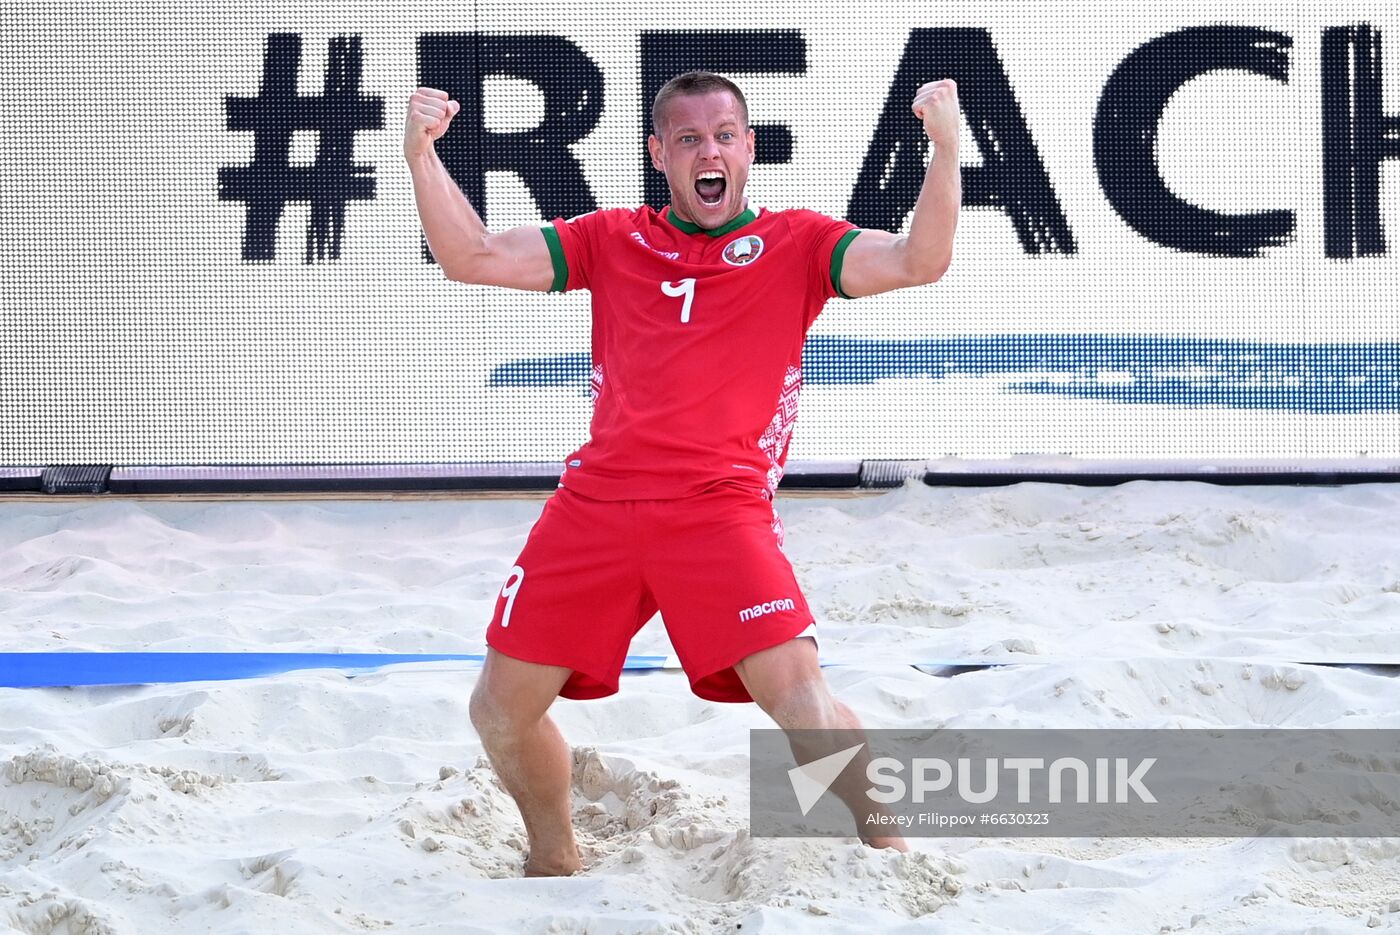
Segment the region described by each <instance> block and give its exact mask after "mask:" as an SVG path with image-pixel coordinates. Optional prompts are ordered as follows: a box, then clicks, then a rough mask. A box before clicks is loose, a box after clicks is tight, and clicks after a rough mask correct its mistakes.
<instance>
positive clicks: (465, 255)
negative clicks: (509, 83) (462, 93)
mask: <svg viewBox="0 0 1400 935" xmlns="http://www.w3.org/2000/svg"><path fill="white" fill-rule="evenodd" d="M460 109H461V105H460V104H458V103H457V102H456V101H454V100H451V99H449V98H448V96H447V93H446V92H445V91H438V90H436V89H434V88H419V89H418V90H417V91H415V92H413V95H412V96H411V97H410V98H409V99H408V117H407V119H406V120H405V122H404V133H403V155H404V159H406V160H407V161H408V171H409V174H410V175H412V177H413V196H414V199H415V200H416V201H417V203H418V216H419V217H420V218H421V219H422V221H423V233H424V234H425V235H426V236H427V238H428V249H429V250H432V251H433V257H434V258H436V259H437V261H438V266H439V267H441V269H442V272H443V274H444V275H445V276H447V278H448V279H455V280H457V281H459V282H475V283H483V284H485V285H490V286H509V287H511V288H513V289H532V290H535V291H537V292H547V291H548V290H549V288H550V285H551V284H552V283H553V282H554V265H553V263H552V262H551V261H550V256H549V246H548V244H546V243H545V239H544V234H543V233H541V231H540V229H539V228H538V227H528V226H527V227H514V228H511V229H510V230H505V231H501V232H500V233H499V234H493V233H491V232H490V231H488V230H487V229H486V225H485V224H483V223H482V221H481V216H480V215H479V214H477V213H476V209H475V208H473V207H472V205H471V202H469V201H468V200H467V196H466V195H464V194H462V190H461V189H460V188H458V187H457V183H456V182H454V181H452V177H451V176H450V175H448V173H447V167H446V166H444V165H443V164H442V160H441V159H439V158H438V155H437V150H436V149H434V148H433V144H434V143H435V142H436V141H437V139H438V138H439V137H441V136H442V135H443V134H444V133H446V132H447V127H448V125H450V124H451V123H452V118H453V117H455V116H456V115H457V111H458V110H460Z"/></svg>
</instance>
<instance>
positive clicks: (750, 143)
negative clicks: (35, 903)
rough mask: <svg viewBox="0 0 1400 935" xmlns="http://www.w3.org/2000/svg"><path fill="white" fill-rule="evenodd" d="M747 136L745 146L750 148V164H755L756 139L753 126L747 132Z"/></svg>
mask: <svg viewBox="0 0 1400 935" xmlns="http://www.w3.org/2000/svg"><path fill="white" fill-rule="evenodd" d="M745 137H746V146H745V148H746V149H748V151H749V164H750V165H752V164H753V157H754V140H755V137H754V132H753V127H749V129H748V132H747V133H746V134H745Z"/></svg>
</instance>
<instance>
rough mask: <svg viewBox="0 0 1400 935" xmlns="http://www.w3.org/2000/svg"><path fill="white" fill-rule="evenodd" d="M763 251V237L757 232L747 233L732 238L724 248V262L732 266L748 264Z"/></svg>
mask: <svg viewBox="0 0 1400 935" xmlns="http://www.w3.org/2000/svg"><path fill="white" fill-rule="evenodd" d="M762 253H763V238H762V237H759V236H757V235H755V234H745V235H744V236H743V237H740V238H738V239H737V240H731V241H730V242H729V243H728V244H727V245H726V246H725V248H724V262H726V263H728V264H729V265H730V266H748V265H749V264H750V263H752V262H753V261H754V260H756V259H758V258H759V255H760V254H762Z"/></svg>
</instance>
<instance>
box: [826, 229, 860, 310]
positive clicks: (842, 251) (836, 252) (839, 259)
mask: <svg viewBox="0 0 1400 935" xmlns="http://www.w3.org/2000/svg"><path fill="white" fill-rule="evenodd" d="M859 234H860V228H859V227H857V228H856V229H855V230H849V231H846V233H844V234H842V235H841V239H840V240H838V241H836V247H835V249H833V250H832V251H831V288H833V289H835V290H836V294H837V295H839V296H840V297H841V298H843V299H849V298H850V296H848V295H846V293H844V292H842V291H841V266H842V264H843V263H845V262H846V248H847V247H849V246H850V245H851V241H852V240H855V239H856V237H857V236H858V235H859Z"/></svg>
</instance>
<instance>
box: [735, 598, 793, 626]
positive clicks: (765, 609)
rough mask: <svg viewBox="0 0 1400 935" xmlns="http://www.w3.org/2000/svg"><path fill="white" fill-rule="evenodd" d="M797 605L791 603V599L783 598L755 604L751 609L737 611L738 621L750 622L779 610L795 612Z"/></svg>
mask: <svg viewBox="0 0 1400 935" xmlns="http://www.w3.org/2000/svg"><path fill="white" fill-rule="evenodd" d="M796 609H797V605H796V604H794V603H793V602H792V598H790V597H784V598H781V599H780V600H776V601H764V602H763V603H762V604H755V605H753V606H752V607H745V608H744V609H743V610H741V611H739V621H740V622H741V623H742V622H743V621H745V620H752V619H753V618H754V617H762V616H763V615H764V614H775V613H777V612H778V611H780V610H796Z"/></svg>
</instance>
